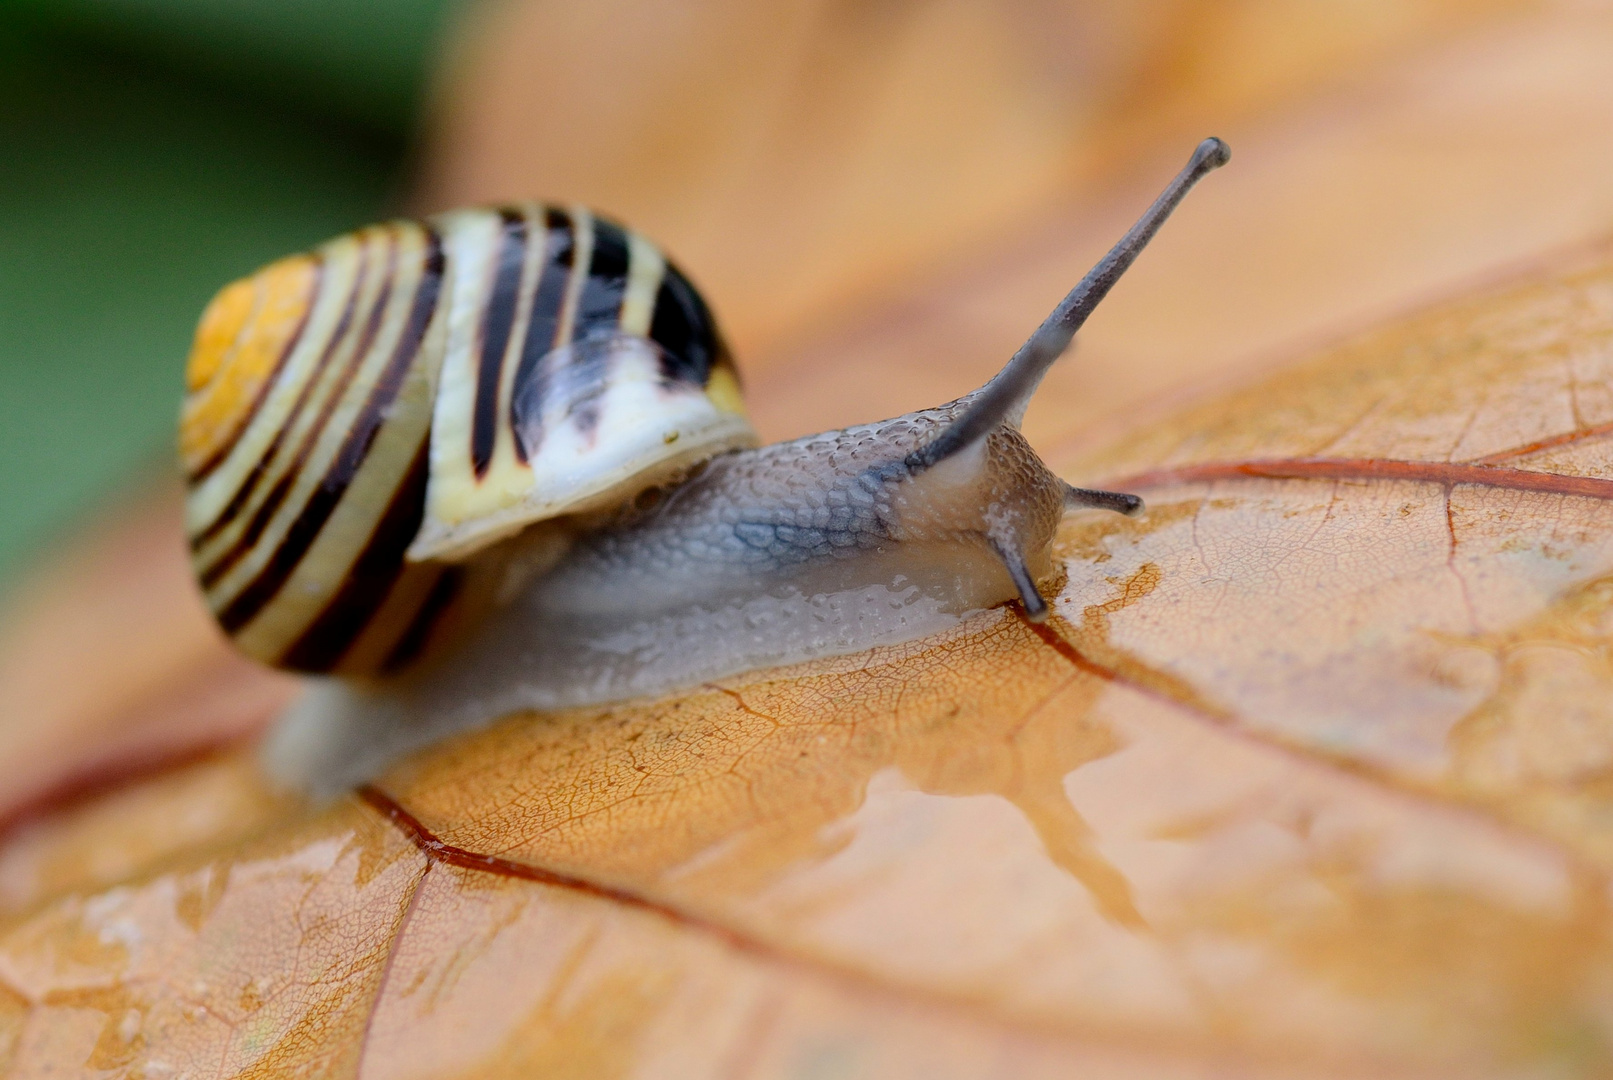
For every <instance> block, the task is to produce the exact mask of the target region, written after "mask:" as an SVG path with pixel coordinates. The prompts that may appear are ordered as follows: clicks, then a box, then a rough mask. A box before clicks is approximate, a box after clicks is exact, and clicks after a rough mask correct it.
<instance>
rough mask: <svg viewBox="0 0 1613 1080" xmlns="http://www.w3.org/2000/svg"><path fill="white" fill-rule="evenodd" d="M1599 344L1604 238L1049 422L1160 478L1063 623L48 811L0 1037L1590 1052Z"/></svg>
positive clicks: (358, 1050)
mask: <svg viewBox="0 0 1613 1080" xmlns="http://www.w3.org/2000/svg"><path fill="white" fill-rule="evenodd" d="M1610 387H1613V251H1610V250H1608V249H1606V248H1604V249H1600V250H1598V251H1596V252H1594V253H1593V254H1592V255H1590V256H1587V257H1584V258H1582V259H1581V260H1579V261H1578V262H1576V263H1572V264H1565V265H1561V266H1559V267H1558V269H1557V271H1556V272H1555V273H1553V274H1552V275H1550V276H1547V277H1544V278H1535V279H1530V280H1526V281H1523V282H1520V283H1515V284H1513V285H1511V286H1509V287H1506V288H1504V289H1501V290H1499V291H1494V292H1491V293H1487V294H1484V295H1481V296H1477V297H1474V298H1471V299H1468V300H1465V301H1463V302H1460V303H1457V304H1454V305H1449V306H1446V307H1443V308H1440V309H1437V310H1434V311H1431V312H1428V313H1425V314H1422V315H1419V316H1417V317H1414V318H1412V319H1410V320H1409V321H1405V322H1402V323H1398V324H1395V325H1391V326H1389V327H1388V328H1386V329H1383V330H1381V331H1378V332H1376V333H1374V334H1371V335H1369V336H1367V337H1364V338H1360V339H1357V340H1355V341H1354V342H1352V343H1349V344H1347V345H1344V346H1342V347H1339V348H1337V349H1335V350H1333V351H1332V352H1330V353H1328V354H1326V355H1324V356H1321V357H1319V358H1317V359H1315V360H1314V361H1312V362H1310V363H1308V364H1306V365H1304V366H1301V367H1298V368H1293V369H1291V370H1289V371H1287V372H1285V373H1283V374H1281V375H1279V376H1276V377H1274V378H1272V379H1270V380H1269V381H1267V382H1265V383H1263V384H1261V385H1257V386H1254V387H1252V388H1250V389H1247V390H1244V391H1242V392H1239V393H1235V394H1233V395H1230V396H1228V397H1226V398H1224V399H1222V400H1218V401H1213V402H1210V403H1207V404H1204V405H1202V406H1200V407H1197V408H1194V409H1192V410H1190V411H1188V412H1186V413H1183V414H1181V415H1178V416H1176V417H1174V418H1172V419H1171V420H1169V421H1167V422H1165V423H1162V424H1158V425H1153V426H1150V427H1147V428H1145V429H1143V430H1140V431H1139V432H1137V433H1135V434H1134V435H1132V436H1131V437H1129V438H1128V439H1126V440H1124V441H1122V442H1121V443H1119V444H1117V445H1115V446H1112V447H1110V448H1108V449H1107V450H1105V451H1103V452H1102V453H1101V454H1096V455H1092V456H1089V457H1086V458H1083V459H1080V460H1078V461H1075V460H1070V461H1065V462H1063V463H1062V464H1063V465H1064V466H1065V467H1066V468H1067V470H1068V472H1069V475H1071V476H1072V478H1078V477H1079V478H1093V479H1096V478H1105V479H1115V478H1121V477H1130V483H1131V484H1132V485H1133V486H1135V487H1136V488H1138V489H1140V490H1142V492H1143V493H1144V494H1145V495H1147V496H1148V497H1149V499H1150V510H1149V513H1148V515H1147V516H1146V517H1145V518H1143V519H1141V520H1138V521H1131V520H1127V519H1119V518H1115V517H1113V516H1105V515H1098V514H1091V515H1087V516H1082V517H1073V518H1071V519H1070V520H1069V521H1068V522H1067V523H1066V527H1065V529H1064V530H1063V532H1062V534H1061V537H1060V540H1059V550H1060V553H1061V556H1062V557H1063V559H1064V561H1065V564H1066V566H1067V568H1068V571H1069V573H1068V580H1067V582H1066V584H1065V586H1064V587H1063V590H1062V592H1061V594H1060V596H1059V599H1058V604H1057V609H1058V613H1059V618H1057V619H1055V620H1054V621H1052V622H1051V623H1049V624H1048V625H1047V626H1046V627H1043V628H1036V627H1032V626H1030V625H1028V624H1026V623H1025V622H1023V621H1022V620H1021V619H1019V618H1018V617H1016V615H1015V613H1014V612H1013V610H1011V609H1001V610H996V611H992V612H987V613H983V614H981V615H979V616H978V617H975V618H974V619H972V620H971V621H969V622H968V623H966V624H965V625H963V626H961V627H960V628H959V629H957V630H956V631H955V632H953V633H951V634H949V635H947V636H945V637H943V638H939V639H929V640H925V641H921V642H916V643H914V644H912V645H911V646H908V647H904V648H896V649H885V650H879V651H876V652H872V653H868V654H863V655H860V656H856V657H848V658H842V659H840V660H836V661H830V662H823V663H816V664H810V665H804V666H801V667H799V668H795V669H790V670H786V671H781V672H763V673H757V674H753V675H750V676H746V677H741V678H736V679H733V680H728V681H726V682H724V683H723V684H722V685H718V686H710V687H707V688H704V689H701V690H699V691H697V692H694V693H691V694H689V695H686V696H684V697H681V698H679V699H676V700H667V701H659V702H650V703H641V704H628V705H623V706H620V707H614V708H605V709H591V710H582V711H577V712H572V713H566V714H560V715H553V716H520V717H514V718H511V719H509V720H507V721H504V722H502V723H500V724H499V725H497V726H495V727H494V728H492V729H490V730H488V731H486V732H482V733H478V734H473V735H469V736H466V737H463V738H460V739H458V740H457V741H454V742H451V743H449V744H447V745H444V746H441V747H438V748H436V749H434V750H432V751H430V752H427V753H426V754H424V755H421V756H420V757H418V758H416V759H414V760H411V761H409V762H406V763H404V764H402V765H400V766H399V767H398V768H396V769H395V770H394V771H393V772H391V773H390V774H388V775H386V776H384V777H382V778H380V779H379V780H378V781H377V782H376V784H375V785H374V786H373V787H371V788H369V789H366V790H365V791H363V792H361V793H360V794H359V795H358V796H356V797H353V798H349V799H344V800H343V801H341V802H340V803H339V804H337V805H336V806H334V807H331V808H329V809H326V810H324V811H318V812H315V811H306V812H305V811H299V810H296V809H292V808H287V807H285V806H284V805H279V806H278V807H276V804H273V803H272V802H270V801H268V800H267V796H251V797H248V796H245V795H243V796H239V799H240V805H239V806H238V808H237V809H235V810H233V811H231V812H230V813H228V814H222V815H218V816H216V817H215V818H214V819H212V820H211V822H210V823H203V824H201V825H198V826H197V827H196V829H195V830H194V831H193V833H192V835H191V838H190V841H189V843H190V845H191V850H189V851H179V850H174V849H172V848H169V849H166V850H164V849H161V845H158V846H157V847H154V848H152V849H151V850H150V851H149V852H146V853H145V854H144V855H142V856H140V858H143V859H145V860H146V861H145V862H144V863H143V864H141V865H139V866H138V867H137V866H136V865H135V863H138V862H139V861H140V860H139V859H134V860H133V861H131V860H129V859H125V862H124V863H123V864H121V865H120V866H119V868H118V872H120V873H125V874H129V875H130V876H129V877H128V878H127V880H125V881H124V882H123V883H121V884H116V885H112V886H110V887H102V885H101V881H102V880H103V879H100V878H97V877H96V876H95V873H94V871H93V870H89V869H87V870H86V871H85V874H84V878H83V880H82V881H81V882H80V883H77V884H75V882H74V881H72V880H71V873H70V872H65V871H63V869H62V868H63V867H69V868H70V867H71V865H73V864H74V863H81V864H83V865H84V866H86V867H91V866H93V865H94V864H95V863H96V858H97V857H96V855H95V853H96V852H97V851H100V852H102V853H103V855H102V856H101V857H102V858H104V857H105V853H106V852H107V851H108V850H109V849H111V848H114V847H118V846H120V844H118V843H115V842H114V841H113V840H112V839H111V838H110V837H111V834H110V833H109V831H108V828H107V824H106V818H107V816H108V814H109V813H110V812H111V811H110V809H109V808H110V807H112V806H113V805H114V804H107V803H103V804H95V803H91V804H88V805H85V806H83V807H82V808H80V809H78V810H76V811H72V812H70V813H65V814H62V815H58V816H57V817H56V818H54V819H52V820H51V821H50V822H47V823H42V824H40V825H38V826H36V827H34V829H33V830H32V831H31V832H28V833H26V834H24V836H23V838H22V839H16V840H13V842H12V846H11V848H10V849H9V851H8V853H7V856H6V857H7V858H8V859H10V860H11V862H9V863H7V864H0V865H9V866H13V867H30V868H33V869H32V870H31V871H30V873H32V874H33V878H32V879H31V880H34V881H36V882H37V883H38V884H37V886H36V889H35V892H34V894H33V895H32V896H28V897H23V896H20V895H16V893H15V890H14V892H13V894H11V895H8V896H7V897H6V900H7V902H9V903H10V904H11V905H12V910H13V912H14V913H13V914H12V915H10V916H8V917H6V918H5V919H4V921H3V922H0V986H3V987H4V989H0V1063H6V1064H8V1065H9V1069H10V1074H11V1075H17V1076H34V1075H42V1074H44V1072H45V1071H46V1070H47V1068H48V1067H49V1066H50V1065H52V1064H55V1065H58V1066H61V1065H66V1066H71V1067H72V1068H81V1067H82V1068H84V1069H87V1070H103V1071H108V1072H113V1073H115V1074H118V1075H130V1076H136V1075H138V1076H158V1075H179V1074H182V1073H187V1072H189V1073H191V1074H195V1073H197V1072H200V1071H201V1070H203V1069H205V1070H206V1071H207V1072H208V1073H209V1074H222V1075H243V1076H258V1075H271V1074H272V1075H285V1074H289V1073H293V1072H297V1071H306V1072H307V1073H308V1074H311V1075H359V1076H374V1077H387V1078H413V1077H420V1078H425V1077H450V1076H452V1077H506V1076H527V1075H545V1076H550V1075H555V1076H625V1075H641V1076H676V1075H688V1076H736V1077H740V1076H743V1077H767V1076H781V1077H783V1076H791V1077H794V1076H924V1077H938V1076H939V1077H972V1076H996V1075H1006V1074H1012V1075H1026V1076H1041V1075H1045V1076H1067V1075H1072V1074H1077V1075H1090V1076H1122V1077H1123V1076H1150V1077H1155V1076H1211V1075H1238V1076H1333V1075H1338V1076H1363V1077H1365V1076H1373V1077H1379V1076H1385V1075H1397V1076H1400V1075H1405V1076H1412V1075H1419V1076H1420V1075H1460V1076H1467V1077H1471V1076H1503V1075H1509V1076H1522V1075H1528V1076H1577V1075H1587V1076H1588V1075H1603V1074H1606V1073H1608V1072H1610V1071H1613V942H1610V941H1609V934H1608V915H1609V911H1608V906H1609V894H1608V880H1607V875H1608V872H1609V870H1610V868H1613V784H1610V782H1609V777H1610V776H1613V704H1610V703H1613V663H1610V659H1613V658H1610V641H1613V390H1610V389H1609V388H1610ZM1052 404H1054V405H1056V404H1057V401H1056V400H1055V401H1054V402H1052ZM244 768H245V766H243V765H242V764H240V763H238V762H232V761H230V760H227V759H226V760H223V761H216V762H212V763H208V764H205V765H201V766H195V767H192V770H191V771H190V772H188V773H180V774H176V775H174V776H172V777H170V778H168V779H167V780H164V781H161V783H165V784H167V785H169V787H168V790H167V791H166V792H163V791H159V790H157V789H155V788H151V787H147V788H144V789H136V790H137V791H144V793H145V794H144V795H143V796H139V797H136V795H134V794H132V793H122V794H120V795H117V796H113V798H121V799H123V800H125V801H124V802H123V803H121V804H117V810H118V815H117V816H118V820H119V822H120V823H121V828H122V830H123V832H124V833H125V834H131V833H132V834H138V833H140V832H141V831H142V827H143V828H144V829H145V830H149V831H151V832H155V833H161V832H163V831H164V830H166V828H167V823H168V822H169V821H173V820H178V819H180V818H182V817H183V815H184V814H186V813H187V812H191V811H194V810H195V807H196V804H197V802H198V800H203V799H206V798H208V797H209V796H206V795H205V794H202V793H204V792H205V791H206V790H207V788H208V784H209V774H208V773H207V770H214V772H213V773H212V774H211V775H212V776H213V777H214V778H216V777H217V776H218V775H220V774H221V773H223V772H228V771H230V770H243V769H244ZM238 775H239V773H238ZM243 790H250V789H249V788H248V789H243ZM187 792H190V793H191V794H187ZM209 838H210V839H209ZM122 846H126V845H122ZM69 853H71V854H72V857H71V858H67V857H66V855H67V854H69ZM51 867H55V868H56V869H55V870H50V869H49V868H51ZM81 1062H82V1063H85V1064H84V1065H83V1066H80V1065H79V1064H78V1063H81Z"/></svg>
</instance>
